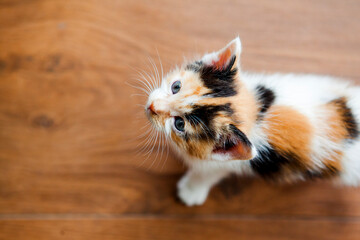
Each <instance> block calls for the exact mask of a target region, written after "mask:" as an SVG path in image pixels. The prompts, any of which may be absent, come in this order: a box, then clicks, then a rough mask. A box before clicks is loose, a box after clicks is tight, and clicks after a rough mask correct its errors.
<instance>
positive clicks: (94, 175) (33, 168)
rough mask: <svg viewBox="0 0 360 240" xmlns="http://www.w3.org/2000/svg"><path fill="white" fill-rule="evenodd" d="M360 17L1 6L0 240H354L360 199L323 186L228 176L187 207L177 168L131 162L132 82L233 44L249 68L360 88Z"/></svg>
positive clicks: (247, 5) (209, 8)
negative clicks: (237, 239) (339, 80)
mask: <svg viewBox="0 0 360 240" xmlns="http://www.w3.org/2000/svg"><path fill="white" fill-rule="evenodd" d="M359 12H360V3H359V1H357V0H347V1H340V0H316V1H313V0H304V1H300V0H299V1H295V0H291V1H281V0H274V1H266V0H259V1H249V0H239V1H230V0H226V1H214V0H210V1H205V0H200V1H190V0H184V1H165V0H152V1H150V0H144V1H141V0H136V1H126V0H103V1H96V0H72V1H66V2H65V1H61V0H52V1H46V0H34V1H25V0H0V50H1V51H0V219H2V221H1V223H0V229H1V230H0V236H1V237H0V238H2V239H24V236H28V239H49V238H51V237H53V238H52V239H61V238H66V237H64V236H62V235H61V232H62V231H63V229H65V230H64V231H65V232H66V233H68V232H67V230H66V229H69V231H70V232H71V233H72V234H74V236H73V237H72V239H84V238H85V237H87V238H89V235H90V234H91V235H92V234H93V235H92V236H94V237H93V238H92V239H115V237H119V236H123V239H126V237H127V238H132V237H135V236H140V235H141V234H143V235H141V236H142V237H143V239H154V238H153V237H152V236H155V235H156V239H169V237H171V238H173V239H183V238H185V237H188V238H189V236H192V234H190V232H196V230H197V229H201V231H199V232H197V233H194V235H193V236H194V239H196V237H197V238H202V237H201V236H202V235H201V234H205V235H206V236H207V237H209V239H216V238H217V237H216V236H219V235H223V234H228V235H224V236H229V237H234V236H236V235H237V234H240V235H239V236H242V237H244V238H250V237H249V236H252V238H254V239H264V238H266V237H269V236H270V237H271V238H272V239H290V238H291V239H304V238H305V237H308V238H316V239H329V238H330V237H332V238H333V239H355V237H359V236H360V233H359V218H360V190H359V189H355V188H340V187H334V186H332V185H331V184H330V183H328V182H325V181H319V182H309V183H300V184H297V185H294V186H287V185H286V186H276V185H271V184H268V183H265V182H263V181H261V180H254V179H241V178H235V177H233V178H230V179H227V180H225V181H224V182H222V183H221V184H220V185H219V186H217V187H216V188H215V189H214V190H213V191H212V192H211V194H210V198H209V200H208V201H207V202H206V204H205V205H204V206H202V207H195V208H186V207H184V206H183V205H181V204H180V203H178V202H177V200H176V197H175V185H176V181H177V180H178V179H179V177H180V176H181V174H182V173H183V172H184V170H185V168H184V167H183V165H182V164H181V162H180V161H179V159H177V158H176V157H175V156H174V155H173V154H171V153H170V155H169V157H168V158H166V157H165V155H163V156H162V157H159V154H157V153H156V152H154V153H152V154H151V155H150V156H149V157H144V156H142V155H137V154H136V153H137V150H138V149H139V147H138V144H140V143H141V139H136V137H137V136H138V135H139V134H141V133H142V132H144V129H146V127H145V128H143V129H142V127H143V126H145V124H146V123H147V121H146V119H145V118H144V116H143V111H142V108H141V107H140V106H138V105H139V104H143V103H144V102H145V98H144V97H142V96H134V95H133V94H134V93H136V90H135V89H133V88H131V87H130V86H129V85H127V84H126V82H132V81H133V78H134V76H136V75H137V74H138V73H137V72H136V69H143V70H145V71H147V72H150V71H151V63H150V60H149V58H151V59H154V61H155V62H156V63H157V64H158V65H159V61H158V53H159V56H160V58H161V60H162V64H163V66H164V69H165V71H168V70H169V69H170V68H171V67H173V66H174V65H176V64H179V63H181V62H182V61H183V56H186V57H189V58H192V57H195V56H196V54H201V53H204V52H206V51H212V50H216V49H218V48H221V47H222V46H223V45H224V44H226V43H227V42H228V41H230V40H231V39H232V38H234V37H235V36H237V35H240V37H241V39H242V43H243V49H244V50H243V55H242V59H241V61H242V66H243V69H245V70H252V71H266V72H276V71H280V72H313V73H319V74H329V75H335V76H340V77H345V78H349V79H350V80H351V81H353V82H355V83H359V79H360V71H359V66H360V31H359V30H360V15H359V14H358V13H359ZM161 149H162V148H161V147H160V146H159V150H160V151H161ZM64 214H65V215H66V216H74V219H73V218H72V217H69V219H62V217H61V216H63V215H64ZM68 214H70V215H68ZM79 214H80V215H79ZM89 214H90V215H89ZM104 214H105V215H110V216H117V217H115V218H111V219H110V220H109V219H103V218H101V216H103V215H104ZM134 214H135V215H136V216H137V218H136V219H133V218H131V217H130V218H128V217H126V216H129V215H131V216H132V215H134ZM77 216H84V218H81V219H79V218H78V217H77ZM96 216H99V218H97V217H96ZM149 216H150V217H151V219H149ZM169 216H171V219H170V220H168V219H166V218H167V217H169ZM194 216H200V217H201V219H195V220H193V217H194ZM118 217H119V218H118ZM234 217H235V218H236V219H234ZM238 217H241V219H238ZM244 217H245V218H248V217H250V218H251V220H249V219H244ZM279 217H280V218H279ZM14 218H16V219H17V220H16V219H15V220H14ZM18 218H19V219H20V220H19V219H18ZM24 218H26V219H24ZM164 219H165V220H164ZM339 219H340V220H339ZM288 221H290V222H289V223H288ZM54 222H56V224H55V225H54V224H53V223H54ZM294 222H296V223H298V224H299V226H300V227H299V228H297V227H296V226H293V225H294V224H292V223H294ZM73 225H76V226H77V228H78V229H79V231H77V230H76V229H75V227H71V226H73ZM118 225H119V226H124V227H119V228H117V226H118ZM295 225H296V224H295ZM214 226H219V228H216V227H214ZM317 226H320V227H317ZM114 229H115V230H114ZM137 229H140V230H139V231H137ZM167 229H171V231H170V230H167ZM204 229H208V230H206V231H205V230H204ZM259 229H263V232H261V231H260V233H259V234H258V235H256V234H255V232H256V231H258V230H259ZM305 229H310V230H309V231H306V230H305ZM21 230H22V231H21ZM112 231H115V232H114V234H113V235H111V233H112ZM107 233H108V234H107ZM146 233H149V236H147V235H146ZM330 233H331V234H330ZM59 234H60V235H59ZM151 234H154V235H151ZM178 234H179V235H178ZM100 235H104V236H105V237H104V238H102V237H101V236H100ZM50 236H51V237H50ZM144 236H146V237H144ZM326 237H328V238H326ZM271 238H270V239H271ZM132 239H133V238H132Z"/></svg>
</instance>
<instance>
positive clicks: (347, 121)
mask: <svg viewBox="0 0 360 240" xmlns="http://www.w3.org/2000/svg"><path fill="white" fill-rule="evenodd" d="M331 103H332V104H335V105H336V106H337V110H338V112H339V113H340V114H341V118H342V121H343V123H344V126H345V127H346V131H347V132H348V136H347V138H348V139H356V138H357V137H358V136H359V129H358V124H357V122H356V120H355V118H354V115H353V113H352V111H351V109H350V108H349V107H348V106H347V102H346V98H344V97H342V98H338V99H335V100H333V101H331Z"/></svg>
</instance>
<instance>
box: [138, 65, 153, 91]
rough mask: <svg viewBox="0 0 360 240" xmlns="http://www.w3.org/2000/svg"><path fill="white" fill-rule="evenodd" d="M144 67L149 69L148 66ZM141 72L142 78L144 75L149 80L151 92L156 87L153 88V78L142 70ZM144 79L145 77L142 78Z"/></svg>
mask: <svg viewBox="0 0 360 240" xmlns="http://www.w3.org/2000/svg"><path fill="white" fill-rule="evenodd" d="M146 66H147V67H148V68H149V65H148V64H146ZM141 72H142V73H143V76H144V75H146V76H147V77H148V78H147V79H148V80H149V84H150V85H151V90H152V91H153V90H154V89H155V88H156V87H155V86H154V84H153V82H154V78H153V77H152V76H150V75H149V73H147V72H146V71H144V70H141ZM150 72H151V68H150ZM144 78H145V77H144Z"/></svg>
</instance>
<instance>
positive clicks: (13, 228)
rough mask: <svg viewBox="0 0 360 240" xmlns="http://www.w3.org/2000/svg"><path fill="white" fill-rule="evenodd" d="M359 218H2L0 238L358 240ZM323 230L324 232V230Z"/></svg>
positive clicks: (55, 239) (359, 231)
mask: <svg viewBox="0 0 360 240" xmlns="http://www.w3.org/2000/svg"><path fill="white" fill-rule="evenodd" d="M359 224H360V222H348V221H341V220H340V221H339V220H330V221H329V220H309V219H307V220H301V219H295V220H294V219H276V218H275V219H273V218H270V219H256V218H249V219H247V218H245V219H218V218H216V219H213V218H207V219H181V218H176V219H174V218H171V217H169V218H156V219H154V218H140V219H139V218H137V217H133V218H122V219H112V218H110V219H86V220H84V219H78V220H57V219H55V220H54V219H51V220H7V221H0V239H1V240H7V239H8V236H12V237H13V239H27V240H32V239H34V240H39V239H52V240H57V239H102V240H115V239H116V240H117V239H144V240H147V239H149V240H152V239H158V240H162V239H164V240H168V239H174V240H177V239H179V240H180V239H188V238H190V239H210V240H211V239H243V238H245V239H254V240H259V239H269V240H288V239H294V240H303V239H319V240H322V239H324V240H325V239H326V240H334V239H344V240H358V239H359V238H358V236H359V235H360V225H359ZM324 233H325V234H324Z"/></svg>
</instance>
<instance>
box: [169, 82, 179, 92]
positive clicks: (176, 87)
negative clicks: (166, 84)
mask: <svg viewBox="0 0 360 240" xmlns="http://www.w3.org/2000/svg"><path fill="white" fill-rule="evenodd" d="M180 88H181V82H180V81H175V82H174V83H173V84H172V85H171V91H172V93H173V94H176V93H178V92H179V91H180Z"/></svg>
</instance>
